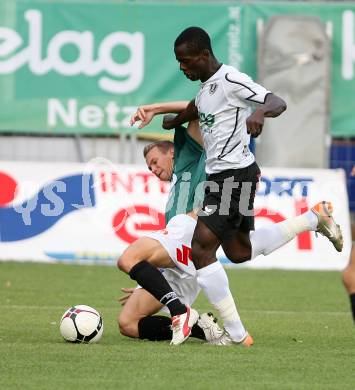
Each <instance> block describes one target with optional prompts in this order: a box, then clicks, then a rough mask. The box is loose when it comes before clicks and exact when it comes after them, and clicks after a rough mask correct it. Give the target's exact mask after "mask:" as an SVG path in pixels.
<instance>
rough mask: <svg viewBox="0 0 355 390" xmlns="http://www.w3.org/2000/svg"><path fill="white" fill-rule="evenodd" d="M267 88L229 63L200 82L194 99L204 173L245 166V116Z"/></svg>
mask: <svg viewBox="0 0 355 390" xmlns="http://www.w3.org/2000/svg"><path fill="white" fill-rule="evenodd" d="M268 93H270V91H268V90H266V89H265V88H264V87H262V86H261V85H259V84H257V83H255V82H254V81H253V80H252V79H251V78H250V77H249V76H248V75H246V74H245V73H241V72H239V71H238V70H237V69H236V68H234V67H233V66H228V65H224V64H223V65H222V66H221V67H220V68H219V70H218V71H217V72H216V73H215V74H214V75H213V76H211V77H210V78H209V79H208V80H207V81H206V82H204V83H202V84H201V86H200V90H199V92H198V94H197V96H196V99H195V105H196V107H197V109H198V114H199V123H200V129H201V132H202V136H203V141H204V147H205V150H206V156H207V158H206V172H207V173H208V174H211V173H218V172H222V171H225V170H227V169H239V168H245V167H247V166H249V165H251V164H252V163H253V162H254V161H255V158H254V155H253V154H252V153H251V152H250V150H249V142H250V135H249V134H248V133H247V128H246V122H245V121H246V119H247V118H248V116H249V115H250V114H251V107H252V106H253V105H254V103H259V104H263V103H264V102H265V98H266V95H267V94H268Z"/></svg>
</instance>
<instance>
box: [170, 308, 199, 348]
mask: <svg viewBox="0 0 355 390" xmlns="http://www.w3.org/2000/svg"><path fill="white" fill-rule="evenodd" d="M186 309H187V310H186V313H184V314H179V315H177V316H174V317H172V318H171V330H172V331H173V337H172V339H171V342H170V345H179V344H181V343H183V342H184V341H185V340H186V339H187V338H188V337H189V336H190V334H191V328H192V327H193V326H194V325H195V324H196V322H197V321H198V317H199V315H198V312H197V311H196V310H195V309H192V308H191V307H188V306H186Z"/></svg>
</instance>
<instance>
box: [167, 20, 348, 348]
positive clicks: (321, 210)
mask: <svg viewBox="0 0 355 390" xmlns="http://www.w3.org/2000/svg"><path fill="white" fill-rule="evenodd" d="M174 51H175V57H176V59H177V61H178V62H179V64H180V69H181V70H182V71H183V73H184V74H185V76H186V77H187V78H188V79H190V80H191V81H197V80H200V81H201V82H202V83H201V85H200V89H199V92H198V94H197V96H196V98H195V99H194V100H192V101H191V102H190V103H189V105H188V107H187V108H186V109H185V110H184V111H183V112H181V113H180V114H178V115H177V116H176V117H174V118H173V119H172V118H171V117H170V118H165V119H164V122H163V127H164V128H166V129H172V128H177V127H178V126H180V125H181V124H183V123H185V122H188V121H192V120H194V119H199V124H200V130H201V133H202V136H203V140H204V147H205V151H206V173H207V174H208V186H209V188H206V192H205V198H204V202H203V209H202V212H201V213H200V214H199V217H198V221H197V225H196V229H195V232H194V235H193V240H192V260H193V263H194V264H195V267H196V270H197V281H198V283H199V285H200V287H201V288H202V290H203V291H204V293H205V294H206V296H207V298H208V300H209V302H210V303H211V304H212V305H213V306H214V307H215V308H216V309H217V310H218V311H219V313H220V316H221V318H222V319H223V322H224V327H225V329H226V331H227V332H226V334H225V337H224V341H223V342H224V343H232V342H235V343H240V342H242V341H243V340H245V339H246V338H247V336H248V334H247V331H246V330H245V328H244V326H243V324H242V322H241V321H240V318H239V315H238V312H237V309H236V306H235V303H234V300H233V297H232V294H231V292H230V290H229V285H228V278H227V275H226V272H225V270H224V269H223V267H222V265H221V264H220V263H219V262H218V261H217V259H216V250H217V248H218V247H219V246H220V245H221V246H222V247H223V249H224V252H225V254H226V255H227V257H228V258H229V259H230V260H231V261H232V262H235V263H241V262H244V261H247V260H250V259H252V258H254V257H256V256H257V255H259V254H261V253H262V254H264V255H265V254H268V253H270V252H271V251H273V250H275V249H276V248H279V247H280V246H281V245H283V244H284V243H285V242H287V241H289V240H290V239H292V238H293V237H294V236H295V235H296V234H298V233H299V232H300V231H303V230H316V229H317V230H318V231H319V232H320V233H321V234H323V235H325V236H326V237H327V238H328V239H329V240H330V241H331V242H332V243H333V245H334V247H335V248H336V250H338V251H341V250H342V245H343V242H342V241H343V240H342V235H341V230H340V227H339V226H338V225H336V224H335V222H334V220H333V218H332V207H331V204H330V203H327V202H322V203H320V204H318V205H317V206H315V207H314V208H313V209H312V211H309V212H307V213H305V214H302V215H301V216H299V217H297V218H292V219H291V220H288V221H284V222H282V223H280V224H277V225H274V226H273V228H271V229H268V230H267V231H266V230H264V229H258V230H257V231H255V232H253V230H254V215H253V203H254V196H255V192H256V186H257V183H258V180H259V176H260V170H259V167H258V165H257V164H256V162H255V158H254V155H253V154H252V153H251V152H250V150H249V147H248V145H249V140H250V135H251V136H253V137H257V136H258V135H260V134H261V131H262V128H263V124H264V120H265V118H266V117H277V116H279V115H280V114H281V113H282V112H283V111H285V110H286V103H285V102H284V101H283V100H282V99H281V98H280V97H278V96H276V95H274V94H273V93H271V92H270V91H268V90H266V89H265V88H264V87H262V86H261V85H259V84H257V83H255V82H254V81H253V80H252V79H251V78H250V77H249V76H247V75H246V74H243V73H240V72H239V71H238V70H237V69H235V68H234V67H232V66H228V65H225V64H222V63H221V62H219V61H218V60H217V58H216V57H215V56H214V54H213V50H212V47H211V40H210V37H209V36H208V34H207V33H206V32H205V31H204V30H203V29H201V28H199V27H190V28H187V29H186V30H184V31H183V32H182V33H181V34H180V35H179V36H178V37H177V38H176V40H175V43H174ZM254 105H255V106H256V109H255V110H254V111H253V112H252V113H251V108H252V107H253V106H254ZM221 342H222V341H221Z"/></svg>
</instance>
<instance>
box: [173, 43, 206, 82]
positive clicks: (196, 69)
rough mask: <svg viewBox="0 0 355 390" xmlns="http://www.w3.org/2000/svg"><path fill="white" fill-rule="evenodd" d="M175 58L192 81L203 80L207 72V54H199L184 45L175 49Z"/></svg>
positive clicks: (203, 52) (202, 52)
mask: <svg viewBox="0 0 355 390" xmlns="http://www.w3.org/2000/svg"><path fill="white" fill-rule="evenodd" d="M175 57H176V59H177V61H178V62H179V64H180V70H182V71H183V72H184V75H185V76H186V77H187V78H188V79H190V80H191V81H196V80H201V78H203V74H204V73H205V71H206V53H205V51H201V52H199V53H197V52H196V50H193V49H191V48H189V47H188V46H187V44H186V43H183V44H181V45H179V46H176V47H175Z"/></svg>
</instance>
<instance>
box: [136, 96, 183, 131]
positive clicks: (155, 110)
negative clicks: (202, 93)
mask: <svg viewBox="0 0 355 390" xmlns="http://www.w3.org/2000/svg"><path fill="white" fill-rule="evenodd" d="M188 104H189V102H188V101H175V102H167V103H153V104H146V105H143V106H139V107H138V109H137V111H136V112H135V113H134V114H133V115H132V117H131V120H130V124H131V126H133V125H134V124H135V123H136V122H139V121H140V122H141V123H140V124H139V126H138V128H139V129H142V128H143V127H145V126H147V125H148V124H149V123H150V122H151V120H152V119H153V118H154V116H155V115H160V114H167V113H175V114H177V113H179V112H181V111H183V110H184V109H185V108H186V107H187V105H188Z"/></svg>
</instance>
